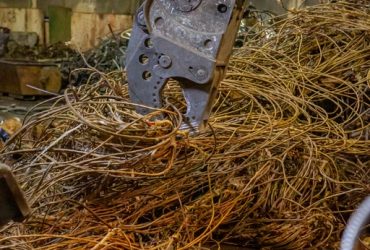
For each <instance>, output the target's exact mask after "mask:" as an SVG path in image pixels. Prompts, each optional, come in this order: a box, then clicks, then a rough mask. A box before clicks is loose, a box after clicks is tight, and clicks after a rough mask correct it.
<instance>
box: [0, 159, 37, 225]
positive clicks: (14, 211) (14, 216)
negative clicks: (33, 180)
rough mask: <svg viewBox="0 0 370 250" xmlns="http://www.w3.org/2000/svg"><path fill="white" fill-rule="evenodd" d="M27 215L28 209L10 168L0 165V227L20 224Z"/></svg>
mask: <svg viewBox="0 0 370 250" xmlns="http://www.w3.org/2000/svg"><path fill="white" fill-rule="evenodd" d="M29 214H30V208H29V206H28V204H27V202H26V200H25V198H24V194H23V192H22V190H21V188H20V187H19V185H18V183H17V181H16V179H15V177H14V175H13V174H12V172H11V170H10V168H9V167H8V166H6V165H4V164H0V226H3V225H5V224H6V223H7V222H9V221H19V222H20V221H22V220H23V219H24V218H26V217H27V216H28V215H29Z"/></svg>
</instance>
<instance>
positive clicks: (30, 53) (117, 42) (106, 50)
mask: <svg viewBox="0 0 370 250" xmlns="http://www.w3.org/2000/svg"><path fill="white" fill-rule="evenodd" d="M129 32H130V31H129V30H127V31H123V32H118V33H113V32H112V33H111V34H110V35H108V36H107V37H105V38H103V39H102V40H101V42H100V44H99V45H98V46H97V47H95V48H92V49H90V50H87V51H84V52H80V51H79V50H78V49H76V48H74V47H75V46H73V45H72V44H66V43H62V42H59V43H55V44H51V45H49V46H46V47H45V46H42V45H38V43H37V36H36V38H35V39H34V40H35V41H34V43H33V44H32V46H30V45H29V44H19V43H17V41H14V40H10V41H9V42H7V43H6V46H5V48H3V49H2V48H0V50H1V51H3V53H1V51H0V57H2V58H4V59H7V60H21V61H29V62H35V61H36V62H44V61H50V62H54V63H57V64H59V65H60V71H61V73H62V79H63V86H78V85H81V84H85V83H87V81H88V80H89V78H90V77H91V75H92V72H91V70H89V69H88V68H87V65H88V66H89V67H94V68H95V69H96V70H98V71H101V72H104V73H108V72H112V71H118V70H121V69H122V67H121V66H120V65H121V61H122V60H123V59H124V56H125V51H126V48H127V45H128V34H129ZM14 36H15V35H14ZM1 39H2V37H0V40H1ZM0 44H1V41H0ZM94 80H96V78H94Z"/></svg>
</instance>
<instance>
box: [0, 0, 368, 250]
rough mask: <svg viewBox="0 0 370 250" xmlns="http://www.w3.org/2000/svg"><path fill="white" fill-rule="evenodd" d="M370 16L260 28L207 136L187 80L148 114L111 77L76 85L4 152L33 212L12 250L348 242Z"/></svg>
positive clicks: (322, 17)
mask: <svg viewBox="0 0 370 250" xmlns="http://www.w3.org/2000/svg"><path fill="white" fill-rule="evenodd" d="M369 21H370V15H369V14H368V9H366V8H359V6H356V5H355V4H345V3H336V4H328V5H321V6H318V7H314V8H310V9H308V10H302V11H298V12H295V13H293V14H292V15H291V17H289V18H287V19H284V20H281V21H278V22H277V23H275V24H274V25H272V26H271V27H268V28H266V29H265V30H263V31H261V33H260V34H259V35H257V36H256V37H255V38H254V39H252V40H251V41H249V42H248V44H247V45H246V46H245V47H244V48H242V49H240V50H238V51H237V52H236V53H235V55H234V57H233V59H232V61H231V64H230V71H229V73H228V76H227V79H226V80H225V81H224V82H223V83H222V86H221V88H220V91H219V96H218V99H217V103H216V104H215V107H214V110H213V114H212V118H211V120H210V123H209V127H208V128H207V130H206V131H204V132H202V133H201V134H199V135H196V136H189V135H188V134H187V133H186V132H185V131H180V130H179V127H180V125H181V123H182V116H181V113H182V112H184V110H185V105H184V103H183V101H182V99H181V94H180V89H179V88H178V87H177V85H176V84H175V83H174V82H171V83H170V84H169V85H168V86H167V87H166V89H165V92H166V96H168V97H169V98H168V99H167V100H166V106H165V108H164V109H161V110H155V111H154V113H153V114H151V115H148V116H141V115H138V114H137V113H136V112H135V111H134V110H135V105H134V104H132V103H129V102H128V95H127V87H126V86H125V85H122V83H121V82H120V81H118V80H116V79H117V78H116V77H114V76H113V75H111V74H100V76H101V78H100V81H98V82H95V83H92V84H91V85H84V86H81V87H78V88H70V89H68V90H67V91H66V92H65V94H64V96H61V97H56V98H55V100H54V101H55V104H54V105H53V106H52V107H51V108H50V110H48V111H45V112H44V113H41V114H39V115H32V116H30V117H28V118H27V119H26V120H25V125H24V127H23V129H22V130H21V131H20V132H19V133H18V134H17V135H16V136H14V137H13V138H12V140H11V141H10V142H9V143H8V144H7V146H6V147H5V148H4V149H3V150H2V153H1V159H2V160H3V161H6V162H8V163H9V164H11V165H12V166H13V167H14V170H15V173H16V174H17V176H18V178H19V179H20V181H21V183H22V186H23V188H24V190H25V191H26V194H27V196H28V197H29V199H30V201H31V205H32V207H33V209H34V211H33V214H32V216H31V217H30V218H29V219H28V221H27V222H26V223H24V224H21V225H20V224H12V225H9V226H8V227H6V228H5V229H3V230H2V231H1V235H0V249H94V250H97V249H201V248H205V247H206V246H208V245H212V244H216V245H217V244H223V243H229V244H236V245H242V246H246V247H250V248H252V249H253V248H256V249H259V248H261V247H266V248H271V249H303V248H305V249H308V248H312V249H318V248H321V249H335V248H337V247H338V241H339V237H340V233H341V231H342V230H343V227H344V222H345V220H346V219H347V217H348V215H349V213H350V212H351V211H352V210H353V209H354V208H355V207H356V205H357V204H358V203H359V202H360V201H361V200H362V199H363V198H364V197H365V196H366V195H367V194H368V193H369V191H370V172H369V167H370V141H369V126H370V125H369V119H370V117H369V116H370V114H369V112H370V111H369V108H370V100H369V87H370V83H369V81H370V75H369V74H370V73H369V70H370V63H369V59H370V46H369V43H370V25H369V23H370V22H369ZM112 74H113V73H112ZM115 74H116V73H115ZM158 114H163V115H164V117H166V119H164V120H161V121H156V120H155V119H154V118H155V117H157V116H158Z"/></svg>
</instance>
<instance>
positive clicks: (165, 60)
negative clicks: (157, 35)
mask: <svg viewBox="0 0 370 250" xmlns="http://www.w3.org/2000/svg"><path fill="white" fill-rule="evenodd" d="M159 65H160V66H161V67H162V68H165V69H168V68H169V67H171V65H172V60H171V58H170V57H169V56H166V55H162V56H161V57H160V58H159Z"/></svg>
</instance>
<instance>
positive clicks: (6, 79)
mask: <svg viewBox="0 0 370 250" xmlns="http://www.w3.org/2000/svg"><path fill="white" fill-rule="evenodd" d="M29 86H33V87H35V88H38V89H42V90H46V91H48V92H52V93H58V92H59V90H60V88H61V73H60V70H59V68H58V66H57V65H56V64H53V63H30V62H18V61H4V60H0V92H1V93H6V94H11V95H20V96H45V95H49V94H47V93H45V92H43V91H39V90H36V89H35V88H32V87H29Z"/></svg>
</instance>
